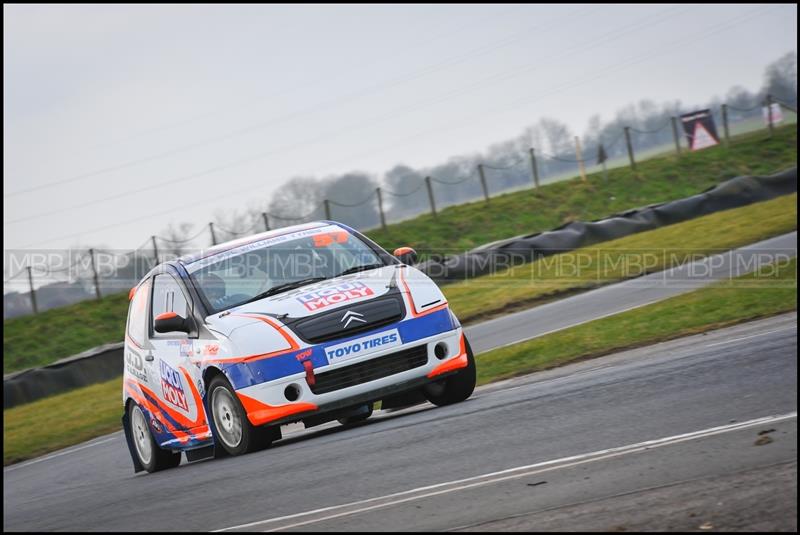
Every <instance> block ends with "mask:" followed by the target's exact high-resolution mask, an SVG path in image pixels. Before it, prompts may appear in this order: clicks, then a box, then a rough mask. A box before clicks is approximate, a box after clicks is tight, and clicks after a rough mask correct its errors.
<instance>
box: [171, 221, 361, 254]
mask: <svg viewBox="0 0 800 535" xmlns="http://www.w3.org/2000/svg"><path fill="white" fill-rule="evenodd" d="M328 225H338V226H340V227H342V228H343V229H346V230H349V228H348V227H347V226H345V225H342V224H340V223H337V222H336V221H327V220H322V221H311V222H310V223H303V224H300V225H293V226H291V227H281V228H279V229H275V230H268V231H266V232H261V233H259V234H252V235H250V236H245V237H243V238H238V239H236V240H230V241H226V242H223V243H220V244H217V245H214V246H213V247H209V248H208V249H203V250H201V251H199V252H197V253H192V254H188V255H184V256H181V257H180V258H178V259H177V261H178V262H180V263H181V264H183V265H188V264H192V263H194V262H197V261H198V260H202V259H203V258H208V257H210V256H214V255H218V254H220V253H224V252H225V251H229V250H231V249H235V248H236V247H241V246H242V245H247V244H248V243H255V242H258V241H261V240H266V239H269V238H275V237H277V236H283V235H284V234H291V233H293V232H298V231H300V230H308V229H314V228H319V227H325V226H328Z"/></svg>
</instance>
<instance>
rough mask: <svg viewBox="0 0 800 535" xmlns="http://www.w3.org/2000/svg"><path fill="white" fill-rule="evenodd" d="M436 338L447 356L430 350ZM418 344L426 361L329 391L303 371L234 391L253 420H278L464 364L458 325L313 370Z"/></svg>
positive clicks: (380, 393)
mask: <svg viewBox="0 0 800 535" xmlns="http://www.w3.org/2000/svg"><path fill="white" fill-rule="evenodd" d="M439 343H443V344H445V345H446V346H447V353H446V356H445V357H444V358H442V359H439V358H437V357H436V355H435V354H434V347H435V346H436V345H437V344H439ZM422 346H424V347H425V349H426V350H427V361H426V362H425V363H424V364H423V365H421V366H417V367H415V368H413V369H410V370H406V371H401V372H399V373H394V374H392V375H388V376H386V377H381V378H379V379H375V380H370V381H367V382H363V383H360V384H355V385H352V386H347V387H344V388H341V389H338V390H335V391H332V392H326V393H323V394H315V393H314V392H313V391H312V389H311V387H310V386H309V384H308V382H307V379H306V374H304V373H299V374H294V375H290V376H287V377H283V378H281V379H276V380H274V381H270V382H265V383H261V384H258V385H254V386H249V387H246V388H242V389H239V390H237V394H238V395H239V398H240V400H242V404H243V406H244V408H245V411H247V416H248V419H249V420H250V422H251V423H252V424H253V425H267V424H269V425H279V424H283V423H289V422H293V421H299V420H302V419H303V418H306V417H309V416H317V415H320V414H323V413H325V412H331V411H336V410H338V409H343V408H346V407H349V406H354V405H359V404H362V403H368V402H370V401H376V400H379V399H382V398H385V397H387V396H390V395H393V394H398V393H402V392H407V391H410V390H413V389H415V388H418V387H420V386H423V385H425V384H427V383H429V382H431V381H435V380H438V379H440V378H442V377H443V376H445V375H447V374H450V373H454V372H456V371H458V370H459V369H462V368H464V367H466V366H467V365H468V360H467V356H466V348H465V342H464V339H463V332H462V329H461V328H460V327H459V328H456V329H454V330H452V331H447V332H443V333H439V334H436V335H434V336H430V337H427V338H423V339H420V340H415V341H414V342H410V343H408V344H403V345H402V346H400V347H393V348H390V349H386V350H383V351H377V352H375V353H372V354H370V355H368V356H365V357H360V358H353V359H350V360H348V361H346V362H340V363H338V364H334V365H328V366H321V367H319V368H316V369H314V373H315V374H324V373H325V372H326V371H331V370H334V369H335V370H341V369H343V368H345V367H347V366H351V365H354V364H358V363H362V362H365V363H366V362H369V361H370V360H373V359H380V358H381V357H384V356H387V355H390V354H393V353H396V352H398V351H403V350H407V349H410V348H416V347H422ZM289 386H292V387H294V389H295V390H296V391H297V392H299V396H298V397H297V399H295V400H294V401H291V402H289V401H288V400H287V398H286V396H285V393H284V392H285V391H286V389H287V387H289Z"/></svg>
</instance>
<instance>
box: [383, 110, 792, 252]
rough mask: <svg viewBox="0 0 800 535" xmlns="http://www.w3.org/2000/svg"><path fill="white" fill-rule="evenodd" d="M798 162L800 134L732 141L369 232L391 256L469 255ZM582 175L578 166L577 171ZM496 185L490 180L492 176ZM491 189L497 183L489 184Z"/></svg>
mask: <svg viewBox="0 0 800 535" xmlns="http://www.w3.org/2000/svg"><path fill="white" fill-rule="evenodd" d="M795 165H797V129H796V125H790V126H785V127H782V128H780V129H779V130H776V135H775V137H774V138H772V139H769V138H767V137H766V135H765V133H764V132H763V131H759V132H753V133H749V134H743V135H741V136H739V137H735V138H732V140H731V146H730V148H727V149H726V148H725V147H723V146H721V145H720V146H716V147H712V148H709V149H705V150H702V151H698V152H694V153H687V152H686V151H684V152H683V155H682V156H681V157H680V158H678V157H676V156H675V155H671V154H670V155H665V156H660V157H655V158H652V159H649V160H644V161H641V162H637V166H638V176H636V175H634V173H633V172H632V171H631V169H630V168H629V167H620V168H617V169H612V170H610V171H609V173H608V176H609V179H608V183H605V182H604V181H603V176H602V173H595V174H591V175H589V176H588V180H587V182H586V183H583V182H582V181H581V180H580V179H579V178H574V179H571V180H564V181H561V182H556V183H553V184H547V185H545V186H542V187H541V188H540V189H539V190H533V189H529V190H522V191H516V192H513V193H508V194H505V195H498V196H496V197H492V199H491V202H489V203H488V204H487V203H485V202H484V201H478V202H472V203H467V204H460V205H457V206H451V207H449V208H445V209H444V210H441V211H440V212H439V214H438V216H437V217H433V216H431V215H422V216H419V217H416V218H414V219H412V220H409V221H404V222H402V223H397V224H394V225H389V226H388V227H387V229H386V230H382V229H379V230H374V231H371V232H368V234H369V236H370V238H372V239H374V240H375V241H377V242H378V243H380V244H381V246H383V247H385V248H386V249H388V250H390V251H392V250H394V248H396V247H399V246H404V245H408V246H411V247H414V248H416V249H417V251H418V252H436V253H447V252H463V251H464V250H466V249H472V248H473V247H477V246H478V245H482V244H484V243H488V242H492V241H495V240H500V239H504V238H510V237H512V236H516V235H520V234H532V233H534V232H540V231H543V230H549V229H552V228H555V227H557V226H559V225H562V224H564V223H568V222H570V221H577V220H580V221H591V220H595V219H599V218H602V217H605V216H607V215H610V214H613V213H617V212H621V211H624V210H628V209H630V208H635V207H638V206H644V205H647V204H652V203H657V202H664V201H668V200H673V199H679V198H682V197H687V196H689V195H693V194H695V193H699V192H701V191H704V190H705V189H707V188H709V187H711V186H714V185H716V184H718V183H720V182H722V181H723V180H726V179H729V178H733V177H735V176H740V175H764V174H771V173H774V172H776V171H778V170H781V169H785V168H787V167H793V166H795ZM576 175H577V169H576ZM487 181H488V182H489V183H490V184H491V180H490V179H488V178H487ZM490 188H491V186H490Z"/></svg>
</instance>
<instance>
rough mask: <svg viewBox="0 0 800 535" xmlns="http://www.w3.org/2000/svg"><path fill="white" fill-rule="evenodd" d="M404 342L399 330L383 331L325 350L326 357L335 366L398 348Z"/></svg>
mask: <svg viewBox="0 0 800 535" xmlns="http://www.w3.org/2000/svg"><path fill="white" fill-rule="evenodd" d="M402 343H403V341H402V340H401V339H400V333H399V332H398V331H397V329H392V330H389V331H383V332H380V333H377V334H373V335H371V336H364V337H363V338H357V339H355V340H351V341H349V342H345V343H343V344H336V345H333V346H330V347H327V348H325V356H327V357H328V362H330V363H331V364H334V363H336V362H341V361H343V360H348V359H351V358H354V357H360V356H362V355H369V354H370V353H375V352H376V351H381V350H383V349H388V348H390V347H397V346H399V345H402Z"/></svg>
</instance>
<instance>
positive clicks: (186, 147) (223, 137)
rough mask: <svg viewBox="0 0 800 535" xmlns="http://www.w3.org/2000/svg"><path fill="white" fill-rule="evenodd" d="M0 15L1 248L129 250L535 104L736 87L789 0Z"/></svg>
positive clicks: (508, 125) (574, 112)
mask: <svg viewBox="0 0 800 535" xmlns="http://www.w3.org/2000/svg"><path fill="white" fill-rule="evenodd" d="M3 12H4V13H3V14H4V17H3V45H4V46H3V59H4V62H3V75H4V76H3V80H4V82H3V89H4V91H3V111H4V117H3V134H4V135H3V152H4V158H3V206H4V211H5V213H4V216H3V217H4V224H3V239H4V247H5V249H6V250H8V249H19V248H28V247H33V248H37V249H41V248H63V247H69V246H75V245H99V246H103V247H106V248H132V247H137V246H139V245H141V244H142V243H143V242H144V241H145V240H146V239H147V238H148V237H149V236H150V235H151V234H154V233H157V232H159V231H160V230H162V229H163V228H165V227H166V226H167V225H168V224H169V223H170V222H175V223H178V222H183V221H188V222H193V223H195V224H196V225H197V226H198V228H199V225H203V224H206V223H207V222H208V221H209V220H210V219H213V218H214V216H215V214H219V213H225V212H226V211H230V210H233V209H237V208H238V209H242V208H245V207H248V206H254V205H261V204H263V205H266V202H267V201H268V199H269V196H270V194H271V192H273V191H275V190H276V189H278V188H280V187H281V184H282V183H283V182H284V181H286V180H288V179H289V178H291V177H293V176H298V175H306V176H307V175H313V176H317V177H323V176H325V175H328V174H332V173H339V172H344V171H352V170H359V171H367V172H370V173H374V174H375V175H376V176H378V177H380V176H381V174H382V173H383V172H385V171H387V170H389V169H390V168H391V167H392V166H393V165H395V164H397V163H405V164H407V165H411V166H425V165H430V164H435V163H439V162H442V161H444V160H446V159H447V158H449V157H450V156H453V155H457V154H463V153H469V152H472V151H480V150H484V149H485V148H486V147H488V146H489V145H490V144H492V143H494V142H497V141H502V140H504V139H507V138H510V137H513V136H515V135H517V134H519V133H520V132H521V131H522V130H523V129H524V128H525V127H526V126H527V125H529V124H531V123H533V122H534V121H536V120H537V119H539V118H540V117H542V116H550V117H554V118H558V119H560V120H562V121H564V122H566V123H567V124H569V125H570V127H571V128H572V129H573V130H574V131H576V132H577V133H582V132H583V130H584V128H585V126H586V122H587V120H588V118H589V117H590V116H591V115H592V114H594V113H600V114H601V116H603V117H604V118H607V119H610V118H611V117H612V116H613V114H614V112H615V111H616V110H618V109H619V108H620V107H623V106H624V105H626V104H628V103H633V102H636V101H638V100H640V99H642V98H650V99H654V100H655V101H657V102H662V101H667V100H674V99H680V100H681V101H683V102H685V103H687V104H690V103H702V102H705V101H706V100H707V99H709V98H710V97H712V96H713V95H720V96H722V95H724V93H725V92H726V91H727V90H728V89H729V88H730V87H731V86H732V85H736V84H739V85H742V86H744V87H746V88H748V89H751V90H757V89H759V88H760V86H761V84H762V81H763V72H764V67H765V66H766V65H767V64H768V63H770V62H772V61H774V60H775V59H777V58H778V57H780V56H781V55H783V54H785V53H786V52H789V51H791V50H795V49H796V42H797V6H796V5H782V6H774V5H760V4H757V5H736V6H722V5H708V6H702V5H686V6H673V5H652V6H633V5H616V6H577V5H572V6H569V5H566V6H565V5H553V6H547V5H527V6H515V5H486V6H481V5H463V6H458V5H441V6H432V5H420V6H408V5H400V6H389V5H381V6H363V5H351V6H313V5H300V6H280V5H264V6H254V5H245V6H229V5H225V6H222V5H220V6H212V5H195V6H192V5H185V6H184V5H181V6H154V5H153V6H124V5H108V6H93V5H83V6H57V5H49V6H35V5H4V7H3ZM686 111H691V110H686ZM105 198H107V200H105V201H103V202H102V203H95V204H92V203H93V202H95V201H97V200H99V199H105ZM286 213H287V214H290V213H291V210H290V207H287V208H286Z"/></svg>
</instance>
